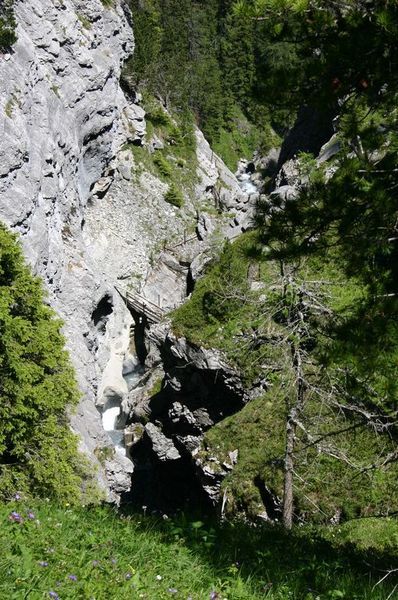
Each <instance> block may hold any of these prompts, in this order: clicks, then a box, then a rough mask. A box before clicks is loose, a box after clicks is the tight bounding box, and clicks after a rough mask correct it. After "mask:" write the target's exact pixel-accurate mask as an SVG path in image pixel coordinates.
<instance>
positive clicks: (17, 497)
mask: <svg viewBox="0 0 398 600" xmlns="http://www.w3.org/2000/svg"><path fill="white" fill-rule="evenodd" d="M20 499H21V494H20V493H19V492H17V493H16V494H15V495H14V500H20Z"/></svg>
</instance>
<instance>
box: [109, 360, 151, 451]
mask: <svg viewBox="0 0 398 600" xmlns="http://www.w3.org/2000/svg"><path fill="white" fill-rule="evenodd" d="M132 367H133V368H132V369H131V370H130V371H128V372H127V373H124V374H123V378H124V380H125V381H126V383H127V387H128V391H129V392H131V390H133V389H134V388H136V387H137V385H138V384H139V382H140V380H141V377H142V375H143V374H144V372H145V369H144V367H143V366H142V365H141V364H140V363H139V362H138V361H137V362H136V364H134V363H133V365H132ZM120 413H121V406H120V405H119V406H112V407H111V408H107V409H106V410H104V412H103V413H102V425H103V428H104V431H107V432H108V434H109V437H110V438H111V440H112V443H113V445H114V447H115V451H116V452H117V453H118V454H122V455H123V456H126V448H125V446H124V430H123V429H117V421H118V417H119V416H120Z"/></svg>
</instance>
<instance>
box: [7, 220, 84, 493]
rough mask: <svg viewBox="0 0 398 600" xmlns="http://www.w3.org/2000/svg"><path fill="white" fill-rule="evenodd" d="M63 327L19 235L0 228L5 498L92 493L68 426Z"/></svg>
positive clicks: (72, 391)
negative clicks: (32, 269)
mask: <svg viewBox="0 0 398 600" xmlns="http://www.w3.org/2000/svg"><path fill="white" fill-rule="evenodd" d="M61 325H62V323H61V322H60V320H59V319H57V318H56V317H55V314H54V311H53V310H52V309H51V308H49V306H48V305H47V304H46V303H45V295H44V293H43V288H42V284H41V282H40V281H39V279H38V278H37V277H33V276H32V274H31V273H30V271H29V268H28V267H27V266H26V265H25V262H24V259H23V256H22V251H21V248H20V246H19V244H18V242H17V240H16V237H15V236H14V235H13V234H11V233H10V232H9V231H8V230H7V229H6V227H5V226H3V225H1V224H0V391H1V403H0V498H2V499H5V498H8V497H10V495H12V494H13V493H15V490H19V492H22V491H24V492H25V493H26V492H29V493H31V492H33V493H34V494H35V495H37V496H39V497H51V498H55V499H59V500H61V499H62V500H66V501H68V502H72V503H76V502H77V503H79V502H80V501H81V500H82V499H83V498H84V497H85V495H87V497H88V498H91V499H93V498H94V496H95V485H93V483H92V479H91V477H92V476H91V475H90V476H89V475H88V473H89V470H88V466H87V464H86V462H85V459H84V457H83V456H82V455H80V453H79V452H78V438H77V437H76V436H75V435H73V434H72V433H71V431H70V426H69V413H68V410H69V409H71V408H73V406H75V405H76V404H77V402H78V399H79V393H78V390H77V386H76V383H75V379H74V373H73V370H72V367H71V365H70V362H69V357H68V355H67V352H66V351H65V349H64V345H65V340H64V338H63V336H62V334H61ZM93 493H94V496H93V495H92V494H93Z"/></svg>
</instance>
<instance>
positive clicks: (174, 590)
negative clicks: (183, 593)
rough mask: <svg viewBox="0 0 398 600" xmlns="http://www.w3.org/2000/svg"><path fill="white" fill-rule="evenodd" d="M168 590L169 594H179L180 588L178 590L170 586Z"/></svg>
mask: <svg viewBox="0 0 398 600" xmlns="http://www.w3.org/2000/svg"><path fill="white" fill-rule="evenodd" d="M168 592H169V594H178V590H176V589H175V588H169V589H168Z"/></svg>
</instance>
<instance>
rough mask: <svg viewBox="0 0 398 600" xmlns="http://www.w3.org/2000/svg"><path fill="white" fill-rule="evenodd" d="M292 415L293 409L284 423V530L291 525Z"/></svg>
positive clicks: (293, 425)
mask: <svg viewBox="0 0 398 600" xmlns="http://www.w3.org/2000/svg"><path fill="white" fill-rule="evenodd" d="M294 413H295V409H292V410H291V412H290V414H289V415H288V418H287V421H286V451H285V477H284V489H283V525H284V526H285V528H286V529H291V528H292V525H293V474H294V442H295V437H296V425H295V419H294Z"/></svg>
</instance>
